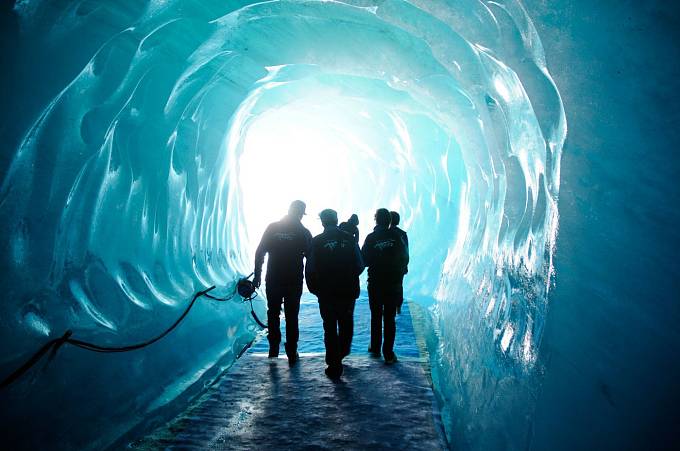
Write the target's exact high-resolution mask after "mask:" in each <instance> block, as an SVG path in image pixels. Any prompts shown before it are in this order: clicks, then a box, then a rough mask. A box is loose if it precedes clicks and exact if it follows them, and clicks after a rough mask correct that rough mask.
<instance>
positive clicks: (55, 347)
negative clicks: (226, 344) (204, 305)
mask: <svg viewBox="0 0 680 451" xmlns="http://www.w3.org/2000/svg"><path fill="white" fill-rule="evenodd" d="M244 280H245V281H247V278H244V279H241V280H239V283H241V282H242V281H244ZM214 289H215V286H214V285H213V286H211V287H209V288H206V289H205V290H201V291H197V292H196V293H194V296H193V298H192V299H191V302H189V305H188V306H187V308H186V309H185V310H184V312H183V313H182V314H181V315H180V316H179V318H177V320H175V322H174V323H172V324H171V325H170V327H168V328H167V329H165V330H164V331H163V332H161V333H160V334H159V335H156V336H155V337H153V338H151V339H149V340H146V341H143V342H141V343H135V344H132V345H127V346H101V345H98V344H95V343H90V342H88V341H84V340H78V339H76V338H73V332H72V331H71V330H67V331H66V332H64V334H63V335H62V336H61V337H59V338H54V339H52V340H50V341H48V342H47V343H45V344H44V345H42V347H41V348H40V349H38V351H37V352H35V354H33V355H32V356H31V357H30V358H29V359H28V360H26V362H24V364H23V365H21V366H19V367H18V368H17V369H16V370H14V371H13V372H12V373H11V374H9V375H8V376H7V377H5V378H4V379H3V380H2V382H1V383H0V389H5V388H6V387H8V386H10V385H11V384H13V383H14V382H16V381H17V380H19V379H20V378H21V377H22V376H23V375H24V374H26V373H27V372H28V371H29V370H30V369H31V368H33V366H35V365H36V364H37V363H38V362H39V361H40V360H41V359H42V358H43V357H44V356H45V355H46V354H47V353H48V352H49V353H50V356H49V360H50V361H51V360H52V359H53V358H54V356H55V355H56V354H57V351H59V349H60V348H61V347H62V346H64V345H66V344H69V345H71V346H75V347H77V348H81V349H85V350H87V351H92V352H100V353H106V354H109V353H118V352H129V351H135V350H137V349H142V348H145V347H147V346H149V345H151V344H153V343H155V342H157V341H158V340H160V339H162V338H163V337H165V336H166V335H168V334H169V333H170V332H172V331H173V330H174V329H175V328H176V327H177V326H179V324H180V323H181V322H182V320H184V318H186V316H187V315H188V314H189V311H191V308H192V307H193V306H194V304H195V303H196V300H197V299H198V298H200V297H206V298H208V299H211V300H213V301H218V302H225V301H229V300H231V299H233V298H234V297H235V296H236V294H237V293H239V294H242V293H241V292H240V290H239V288H238V285H237V287H236V288H235V289H234V291H233V293H231V294H230V295H228V296H225V297H217V296H213V295H211V294H209V292H210V291H212V290H214ZM256 296H257V292H255V291H254V288H253V291H252V292H251V293H250V294H249V295H247V296H243V299H244V301H249V302H250V313H251V315H252V316H253V318H254V319H255V322H256V323H257V324H258V325H259V326H260V327H262V328H263V329H266V328H267V325H266V324H264V323H262V321H260V319H259V318H258V317H257V315H256V314H255V310H254V309H253V299H255V297H256Z"/></svg>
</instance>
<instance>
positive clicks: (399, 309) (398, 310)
mask: <svg viewBox="0 0 680 451" xmlns="http://www.w3.org/2000/svg"><path fill="white" fill-rule="evenodd" d="M397 315H401V305H397Z"/></svg>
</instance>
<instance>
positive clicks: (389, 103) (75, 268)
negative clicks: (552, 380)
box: [0, 0, 566, 449]
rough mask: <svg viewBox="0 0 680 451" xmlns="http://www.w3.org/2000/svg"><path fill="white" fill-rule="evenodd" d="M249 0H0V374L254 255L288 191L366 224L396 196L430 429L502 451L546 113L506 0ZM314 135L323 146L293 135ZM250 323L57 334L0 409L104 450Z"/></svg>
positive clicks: (546, 221)
mask: <svg viewBox="0 0 680 451" xmlns="http://www.w3.org/2000/svg"><path fill="white" fill-rule="evenodd" d="M249 3H250V2H247V1H241V2H223V1H202V2H191V1H179V0H175V1H172V0H171V1H166V2H151V1H149V2H145V1H136V2H121V3H118V2H97V1H80V2H74V3H71V4H68V5H61V6H60V5H55V4H53V3H51V2H37V1H36V2H34V1H26V2H20V3H18V4H17V6H16V17H17V21H18V23H19V25H20V26H19V27H17V31H16V33H17V34H16V37H17V39H18V41H17V42H19V44H18V45H19V46H20V48H21V49H24V50H25V53H26V54H27V55H31V57H32V58H33V59H31V60H30V61H29V60H28V59H26V60H21V63H22V64H21V67H22V68H23V70H24V71H25V72H26V73H27V74H28V75H27V76H26V77H25V78H21V77H19V76H17V80H18V81H17V83H19V84H23V83H25V84H33V85H35V86H39V88H36V90H37V92H36V93H35V95H34V96H33V97H34V98H35V99H40V101H43V103H42V104H40V105H39V106H34V110H35V112H36V113H35V119H34V120H33V123H32V125H31V126H29V127H27V128H26V129H25V130H23V129H22V130H21V131H20V134H21V135H22V136H23V139H22V140H21V141H20V142H19V143H18V145H17V146H16V149H8V150H5V151H4V152H7V153H8V154H9V155H7V156H5V155H3V165H4V166H3V179H2V187H1V189H0V214H1V215H2V218H3V219H2V228H1V229H0V237H1V238H0V246H1V248H2V253H1V254H0V255H1V257H0V258H2V267H3V272H2V275H0V277H1V279H0V281H1V284H2V285H1V287H2V290H3V292H4V293H6V295H5V299H6V301H5V302H4V303H3V304H2V306H1V307H0V308H1V316H2V318H3V319H2V329H1V332H0V333H1V334H2V336H1V337H0V338H2V339H3V342H4V343H5V351H4V352H3V355H2V368H3V369H4V370H6V371H8V370H9V368H11V367H12V366H13V365H14V364H15V363H16V362H17V361H19V360H20V359H21V358H25V356H26V355H27V354H28V353H29V352H30V351H32V350H33V349H35V348H36V347H37V346H38V345H39V344H41V343H42V342H43V341H44V340H45V339H46V338H47V337H53V336H56V335H59V334H60V333H61V332H62V331H63V330H64V329H66V328H73V329H74V331H75V333H76V335H77V336H78V337H80V338H83V339H89V340H93V341H97V342H100V343H106V344H111V345H113V344H126V343H129V342H133V341H136V340H139V339H142V338H146V337H148V336H150V335H152V334H154V333H155V332H156V331H158V330H161V329H162V327H163V326H164V325H166V324H167V323H169V322H171V321H172V319H173V318H174V317H175V316H177V314H178V312H179V311H181V309H182V307H183V305H184V303H185V302H186V301H187V299H188V298H189V297H190V295H191V293H192V292H193V291H194V290H197V289H199V288H201V287H204V286H207V285H212V284H216V285H220V286H228V285H229V284H230V283H232V282H233V280H234V278H235V277H236V276H237V275H238V274H243V273H246V274H247V273H249V272H250V269H251V268H250V266H251V263H250V262H251V261H252V254H253V244H254V243H255V242H256V240H257V239H258V238H259V232H260V230H261V226H262V224H263V221H268V220H272V219H276V216H278V215H279V214H280V213H283V211H285V203H284V202H286V203H287V202H289V201H290V198H291V196H293V195H294V194H296V193H297V192H296V191H295V190H303V192H302V194H300V195H299V196H295V197H301V198H304V199H305V200H308V204H309V205H310V211H311V212H315V211H318V209H320V207H325V206H328V205H332V206H334V207H335V208H337V209H338V210H339V211H341V213H342V214H343V215H344V214H347V215H349V213H351V212H354V211H357V212H359V214H360V216H361V220H362V224H361V226H362V234H363V235H364V236H365V234H366V233H367V231H368V230H369V225H370V222H371V212H372V211H373V210H374V209H375V208H376V207H380V206H387V207H390V208H395V209H398V210H399V211H400V212H401V213H402V217H403V221H402V224H403V226H404V228H405V229H407V230H408V231H409V233H410V236H411V241H412V242H413V246H412V249H411V252H412V260H411V261H412V263H411V272H410V273H409V276H408V278H407V291H408V292H409V293H411V295H412V297H414V298H415V299H416V301H418V302H421V303H422V304H423V305H425V306H428V307H429V308H430V311H431V314H432V318H431V323H430V325H431V328H430V332H429V336H428V343H430V345H431V348H432V349H431V355H432V359H433V362H432V366H433V377H434V380H435V385H436V389H437V391H438V394H439V396H440V397H441V399H442V401H443V414H444V418H445V424H446V426H447V433H448V434H449V436H450V440H451V442H452V443H455V444H456V445H457V446H458V447H459V448H461V449H465V448H469V447H472V448H484V447H488V446H500V445H503V444H508V443H511V444H515V445H517V446H521V445H519V444H521V443H524V441H525V440H526V435H527V428H528V425H529V423H530V417H531V413H532V409H533V401H532V400H533V398H534V397H535V395H536V391H537V390H538V387H539V385H538V373H539V371H538V369H537V368H536V365H535V363H536V356H537V346H538V344H539V343H540V340H541V336H542V332H543V324H544V317H545V313H546V308H547V293H548V289H549V287H550V274H551V265H552V252H553V245H554V240H555V235H556V231H557V219H558V214H557V207H556V199H557V194H558V190H559V168H560V155H561V150H562V144H563V141H564V136H565V133H566V125H565V120H564V113H563V110H562V106H561V101H560V98H559V95H558V93H557V90H556V89H555V87H554V85H553V83H552V81H551V79H550V76H549V75H548V72H547V70H546V68H545V62H544V57H543V50H542V46H541V43H540V40H539V39H538V36H537V34H536V32H535V30H534V28H533V25H532V24H531V22H530V20H529V18H528V17H527V15H526V14H525V12H524V10H523V8H522V6H521V5H520V4H519V3H517V2H516V1H476V0H475V1H473V0H469V1H457V2H447V1H441V0H434V1H433V0H427V1H416V0H413V1H410V2H407V1H399V0H386V1H370V0H351V1H350V0H348V1H343V2H320V1H274V2H264V3H253V4H249ZM29 50H30V51H29ZM54 55H57V56H56V57H55V56H54ZM60 55H61V57H60ZM38 56H43V58H42V59H41V58H38ZM44 61H48V62H49V61H53V62H54V64H53V66H48V65H47V64H45V63H44ZM20 78H21V79H20ZM33 101H37V100H33ZM30 102H31V101H29V105H28V107H30ZM4 114H5V117H7V114H8V113H4ZM17 114H19V115H21V114H22V113H17ZM282 121H283V122H282ZM286 121H287V122H286ZM19 123H21V122H20V121H19ZM277 123H278V124H281V123H283V124H285V125H286V126H285V127H281V129H279V130H277V129H276V128H272V127H275V124H277ZM7 124H8V125H7V127H11V125H9V122H7ZM301 125H304V127H302V128H299V129H296V128H295V127H301ZM285 129H288V130H291V129H292V130H296V131H295V133H293V134H292V135H293V136H287V135H285V134H284V130H285ZM314 130H317V132H316V133H318V134H319V137H317V138H315V139H317V141H316V142H318V143H319V145H317V146H316V150H317V151H318V155H320V156H321V157H316V155H317V153H315V152H314V151H313V150H310V148H309V147H305V146H304V145H303V143H304V142H305V137H307V136H313V134H314V133H315V132H314ZM319 130H320V131H321V132H318V131H319ZM268 134H270V135H274V136H276V137H277V138H280V141H281V142H280V143H279V144H281V147H277V139H274V140H272V139H270V140H269V141H267V140H264V141H263V140H262V136H267V135H268ZM329 137H330V138H329ZM284 138H285V139H284ZM284 141H285V146H284V145H283V144H284ZM329 141H331V143H330V144H329ZM253 143H264V144H260V145H258V146H256V145H255V144H253ZM263 148H264V150H263ZM303 150H304V152H303ZM8 151H9V152H8ZM258 152H260V153H258ZM282 153H283V155H285V156H286V158H281V159H277V158H278V157H277V154H282ZM249 155H250V156H249ZM338 155H342V156H343V158H338ZM254 156H256V157H257V158H255V157H254ZM253 158H255V160H256V161H259V163H260V165H259V169H260V172H258V170H257V169H256V170H253V172H248V170H249V169H248V168H251V170H252V167H253V163H252V161H253ZM315 158H316V159H315ZM267 161H269V162H272V161H273V162H276V165H277V167H282V168H285V169H288V170H290V171H291V172H290V173H291V174H293V175H294V176H297V179H298V180H299V179H300V177H307V178H305V179H303V180H305V182H306V184H305V185H309V186H304V185H296V184H295V183H297V182H293V181H291V179H293V177H290V176H289V177H288V178H277V177H278V176H277V175H276V174H273V173H272V171H269V172H268V170H267V168H268V167H269V168H271V167H272V166H271V165H273V164H274V163H271V165H270V166H268V165H267ZM281 165H285V166H281ZM310 166H314V167H310ZM5 167H6V170H5ZM291 186H292V188H291ZM329 186H330V187H337V189H329V188H328V187H329ZM321 187H323V189H321ZM263 188H264V189H267V190H268V191H266V193H269V195H272V193H273V194H274V198H275V200H276V201H277V202H273V201H272V202H271V203H269V204H267V203H263V202H266V199H268V198H267V197H263V194H262V193H263V191H262V189H263ZM277 195H278V197H276V196H277ZM279 212H280V213H279ZM313 221H314V220H313V219H309V220H308V225H309V226H310V227H311V228H314V227H317V230H318V224H312V223H313ZM258 308H260V309H261V308H262V307H261V304H260V305H259V306H258ZM254 330H255V325H254V324H253V323H252V321H251V320H250V319H249V317H248V315H247V310H246V309H245V308H244V307H243V306H242V305H239V304H237V303H232V304H228V305H211V304H209V303H207V302H200V303H199V305H198V307H197V308H196V310H195V311H193V312H192V314H191V315H190V318H189V319H188V320H187V322H186V323H185V324H183V325H182V326H181V328H180V329H179V330H178V331H177V332H176V333H174V334H172V335H171V336H170V337H168V338H167V339H166V340H165V341H164V342H163V343H159V344H157V345H156V346H154V347H153V348H152V349H149V350H144V351H140V352H138V353H135V354H130V355H123V356H114V357H111V356H100V355H91V354H85V353H84V352H82V351H78V350H73V349H70V350H64V351H63V352H62V353H61V355H60V356H59V358H58V359H57V360H56V361H55V362H54V363H53V364H52V366H51V367H50V368H49V369H48V370H46V371H45V372H43V373H42V374H40V375H38V376H36V378H35V381H34V382H31V381H27V382H24V383H22V385H20V386H18V387H17V388H15V389H14V390H13V391H12V392H11V393H10V394H8V395H3V397H4V396H7V399H6V400H5V399H3V404H4V406H7V407H5V408H4V409H3V410H4V411H3V419H5V418H6V419H7V421H9V422H10V424H11V426H12V428H13V430H14V431H16V433H17V436H16V437H12V438H13V439H16V440H19V439H21V440H24V441H25V443H31V441H32V440H36V441H43V442H45V441H50V442H52V443H59V444H60V445H59V446H62V445H63V447H80V446H83V445H85V444H90V445H92V446H95V447H98V446H103V445H105V444H107V443H110V441H111V440H114V439H115V437H117V436H118V434H120V433H121V432H123V431H125V430H126V429H128V428H129V427H131V426H133V425H134V424H135V423H136V421H137V419H138V418H139V417H141V416H144V415H147V414H148V413H149V411H153V412H157V410H158V409H160V408H161V407H162V406H166V407H167V408H170V407H169V406H170V405H172V402H171V401H172V400H173V399H174V398H175V396H176V395H178V394H180V393H184V394H185V395H186V394H187V393H191V392H196V391H197V390H198V389H199V388H200V387H201V386H202V384H204V383H206V382H208V381H209V380H211V378H212V377H213V376H214V374H215V373H216V371H219V369H220V368H222V367H224V366H225V365H228V364H229V363H230V362H231V361H232V360H233V358H234V355H235V353H237V352H238V351H239V350H240V349H241V347H242V346H243V345H244V343H246V342H247V341H248V340H249V339H250V338H252V337H253V333H254ZM215 361H219V362H220V363H218V364H217V365H215V366H214V367H213V366H212V363H214V362H215ZM192 384H193V390H188V389H189V388H190V387H191V386H192ZM180 399H181V398H180ZM168 403H170V404H168ZM57 405H58V406H59V407H60V408H59V409H58V411H57V409H54V406H57ZM9 412H11V414H10V415H8V413H9ZM102 412H105V416H104V415H101V414H102ZM35 415H40V416H41V418H43V419H44V421H45V426H44V427H40V428H38V430H37V431H36V432H35V433H32V434H30V435H27V434H25V428H22V427H21V426H20V425H21V424H22V422H24V421H25V419H26V418H31V417H33V416H35ZM75 424H80V425H82V426H81V427H78V428H75V427H74V425H75Z"/></svg>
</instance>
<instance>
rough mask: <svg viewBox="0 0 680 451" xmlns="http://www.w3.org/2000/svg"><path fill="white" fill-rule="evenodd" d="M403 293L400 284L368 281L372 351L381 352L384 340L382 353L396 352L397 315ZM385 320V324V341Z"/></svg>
mask: <svg viewBox="0 0 680 451" xmlns="http://www.w3.org/2000/svg"><path fill="white" fill-rule="evenodd" d="M402 293H403V292H402V290H401V287H400V286H396V285H389V286H380V285H375V284H374V285H371V283H370V282H369V283H368V304H369V306H370V307H371V351H372V352H379V350H380V345H381V342H382V353H383V355H384V356H385V357H390V356H391V355H393V354H394V337H395V336H396V334H397V325H396V322H395V317H396V316H397V306H398V305H400V302H401V296H402ZM383 322H384V324H385V340H384V341H383V337H382V332H383Z"/></svg>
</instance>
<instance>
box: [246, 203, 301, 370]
mask: <svg viewBox="0 0 680 451" xmlns="http://www.w3.org/2000/svg"><path fill="white" fill-rule="evenodd" d="M305 209H306V205H305V203H304V202H302V201H301V200H295V201H293V202H292V203H291V204H290V208H289V209H288V214H287V215H286V216H285V217H284V218H283V219H281V220H280V221H277V222H274V223H272V224H269V226H268V227H267V229H266V230H265V232H264V234H263V235H262V239H261V240H260V244H259V245H258V246H257V250H256V251H255V271H254V273H255V277H254V279H253V284H254V285H255V287H259V286H260V283H261V276H262V264H263V263H264V256H265V254H269V259H268V261H267V278H266V280H265V282H266V294H267V320H268V333H267V340H268V341H269V357H278V356H279V345H280V343H281V322H280V318H279V316H280V315H281V303H282V302H283V306H284V314H285V316H286V343H285V349H286V355H287V356H288V363H289V365H291V366H292V365H294V364H295V362H297V360H298V358H299V355H298V353H297V343H298V339H299V335H300V332H299V329H298V313H299V312H300V297H301V296H302V277H303V274H302V272H303V271H302V260H303V258H304V257H307V255H308V253H309V248H310V245H311V242H312V234H311V233H310V232H309V230H307V229H306V228H305V226H303V225H302V222H301V221H302V217H303V216H304V214H305Z"/></svg>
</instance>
